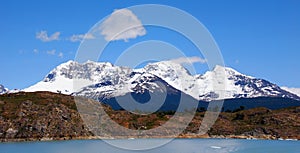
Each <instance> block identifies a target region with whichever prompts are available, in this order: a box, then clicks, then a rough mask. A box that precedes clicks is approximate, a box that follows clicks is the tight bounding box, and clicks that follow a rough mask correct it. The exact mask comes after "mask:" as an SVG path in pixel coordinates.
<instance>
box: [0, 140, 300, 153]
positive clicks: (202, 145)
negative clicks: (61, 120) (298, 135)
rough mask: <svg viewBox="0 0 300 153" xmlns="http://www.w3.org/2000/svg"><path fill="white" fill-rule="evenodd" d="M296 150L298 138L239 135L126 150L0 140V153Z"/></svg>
mask: <svg viewBox="0 0 300 153" xmlns="http://www.w3.org/2000/svg"><path fill="white" fill-rule="evenodd" d="M161 140H164V139H134V140H109V141H112V142H116V143H119V144H122V145H125V146H126V145H127V146H130V145H131V147H132V146H138V145H141V143H143V144H153V143H160V141H161ZM110 152H111V153H131V152H145V153H159V152H161V153H299V152H300V141H279V140H240V139H174V140H172V141H170V142H169V143H167V144H165V145H163V146H160V147H157V148H154V149H149V150H139V151H134V150H126V149H120V148H117V147H114V146H112V145H110V144H108V143H107V142H105V141H102V140H70V141H49V142H17V143H0V153H110Z"/></svg>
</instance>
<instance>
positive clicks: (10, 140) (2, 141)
mask: <svg viewBox="0 0 300 153" xmlns="http://www.w3.org/2000/svg"><path fill="white" fill-rule="evenodd" d="M131 139H132V140H134V139H208V140H209V139H244V140H276V141H299V140H300V139H294V138H276V137H275V136H271V135H263V136H245V135H226V136H223V135H221V136H220V135H212V136H208V135H200V136H198V135H184V136H177V137H172V136H170V137H168V136H164V137H161V136H157V137H114V138H112V137H99V136H87V137H62V138H47V137H45V138H18V139H2V140H0V143H14V142H29V143H30V142H51V141H53V142H54V141H70V140H131Z"/></svg>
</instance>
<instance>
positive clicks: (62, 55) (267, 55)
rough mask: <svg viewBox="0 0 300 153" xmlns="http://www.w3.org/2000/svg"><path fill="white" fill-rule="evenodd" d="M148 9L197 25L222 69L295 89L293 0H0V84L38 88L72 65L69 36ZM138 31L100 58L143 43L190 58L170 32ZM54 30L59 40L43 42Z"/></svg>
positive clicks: (299, 14)
mask: <svg viewBox="0 0 300 153" xmlns="http://www.w3.org/2000/svg"><path fill="white" fill-rule="evenodd" d="M149 3H150V4H163V5H169V6H173V7H177V8H179V9H181V10H184V11H186V12H188V13H190V14H191V15H193V16H194V17H196V18H197V19H198V20H199V21H201V22H202V23H203V24H204V25H205V26H206V28H207V29H208V30H209V31H210V33H211V34H212V35H213V37H214V39H215V40H216V42H217V44H218V45H219V48H220V50H221V52H222V55H223V57H224V61H225V64H226V66H229V67H232V68H234V69H236V70H238V71H240V72H242V73H245V74H247V75H251V76H255V77H258V78H263V79H267V80H269V81H271V82H273V83H276V84H278V85H280V86H289V87H300V81H299V78H300V60H299V57H300V43H299V42H300V9H299V7H300V1H297V0H277V1H267V0H266V1H259V0H252V1H240V0H235V1H234V0H229V1H221V0H220V1H214V0H213V1H205V2H204V1H203V2H202V1H196V0H194V1H188V2H187V1H179V0H172V1H158V0H151V1H148V0H144V1H134V0H128V1H126V2H124V1H108V0H97V1H96V0H95V1H92V0H91V1H88V2H85V1H72V3H71V2H69V1H56V0H52V1H50V0H48V1H44V0H42V1H38V0H32V1H17V0H11V1H3V2H2V3H1V5H0V18H1V24H0V32H1V35H0V41H1V43H0V55H1V66H0V72H1V75H0V84H3V85H4V86H6V87H8V88H10V89H14V88H19V89H22V88H25V87H28V86H30V85H32V84H34V83H36V82H38V81H39V80H41V79H43V77H44V76H45V75H46V74H47V73H48V72H49V71H50V70H52V69H53V68H55V67H56V66H57V65H59V64H60V63H62V62H65V61H68V60H72V59H74V57H75V54H76V50H77V48H78V46H79V44H80V42H72V41H70V37H71V36H72V35H80V34H85V33H86V32H87V31H88V30H89V29H90V28H91V27H92V26H93V25H94V24H95V23H97V22H98V21H99V20H101V19H102V18H104V17H105V16H107V15H110V14H111V13H112V12H113V11H114V10H115V9H122V8H126V7H130V6H132V5H138V4H149ZM145 28H146V30H147V33H146V35H145V36H141V37H138V38H137V39H129V42H124V41H120V42H118V41H116V42H112V43H111V44H110V46H109V47H110V48H111V49H110V50H109V51H108V54H107V55H106V56H104V57H103V59H101V60H104V61H111V60H113V59H112V58H113V57H115V56H117V55H118V54H120V50H122V49H124V46H129V45H132V44H134V43H138V42H139V41H141V40H150V39H154V40H157V39H160V40H163V41H167V42H169V43H172V44H173V45H175V46H176V47H179V48H181V49H186V50H188V49H190V50H189V51H186V53H187V54H188V55H189V54H190V55H191V56H193V54H192V51H191V50H193V47H191V45H190V47H186V44H188V42H186V43H178V42H179V40H176V39H174V38H176V35H177V34H176V33H175V34H174V33H172V32H168V30H162V29H160V30H157V29H155V27H152V28H151V27H145ZM41 31H46V32H47V34H48V37H49V39H50V38H51V39H53V40H48V41H47V40H44V41H41V40H40V39H37V38H36V37H37V33H40V32H41ZM57 32H59V37H55V35H53V37H51V35H52V34H55V33H57ZM164 33H166V35H165V36H161V35H163V34H164ZM169 34H170V35H169ZM172 38H173V39H172ZM56 39H58V40H56ZM45 41H46V42H45ZM180 42H181V41H180ZM118 43H123V44H125V45H121V44H118ZM201 72H202V71H201V70H199V73H201Z"/></svg>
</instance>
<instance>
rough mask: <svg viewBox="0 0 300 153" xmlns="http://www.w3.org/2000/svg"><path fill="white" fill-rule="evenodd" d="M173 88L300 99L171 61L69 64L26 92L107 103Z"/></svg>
mask: <svg viewBox="0 0 300 153" xmlns="http://www.w3.org/2000/svg"><path fill="white" fill-rule="evenodd" d="M169 86H170V87H172V88H174V89H176V90H179V91H181V92H183V93H185V94H187V95H190V96H191V97H193V98H195V99H197V100H205V101H210V100H217V99H229V98H254V97H287V98H292V99H298V100H299V99H300V98H299V97H298V96H296V95H295V94H292V93H290V92H288V91H286V90H283V89H281V88H280V87H278V86H277V85H275V84H273V83H270V82H268V81H266V80H263V79H257V78H254V77H250V76H247V75H244V74H241V73H239V72H237V71H235V70H234V69H231V68H227V67H222V66H216V67H215V68H214V69H213V70H212V71H207V72H206V73H205V74H203V75H191V74H190V73H189V72H188V71H187V70H186V69H185V68H184V67H183V66H181V65H180V64H176V63H173V62H171V61H162V62H157V63H151V64H148V65H146V66H145V67H144V68H141V69H130V68H127V67H119V66H114V65H112V64H110V63H99V62H92V61H88V62H86V63H83V64H80V63H77V62H74V61H69V62H66V63H63V64H61V65H59V66H58V67H56V68H55V69H54V70H52V71H51V72H50V73H49V74H48V75H47V76H46V77H45V78H44V80H42V81H41V82H38V83H37V84H35V85H33V86H31V87H29V88H26V89H24V91H26V92H29V91H51V92H60V93H63V94H73V95H79V96H86V97H92V98H97V99H106V98H111V97H116V96H122V95H125V94H127V93H143V92H148V91H150V92H154V91H155V92H156V91H159V92H166V91H167V88H168V87H169Z"/></svg>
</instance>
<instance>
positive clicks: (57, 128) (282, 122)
mask: <svg viewBox="0 0 300 153" xmlns="http://www.w3.org/2000/svg"><path fill="white" fill-rule="evenodd" d="M96 103H98V102H96ZM104 108H105V111H106V112H107V114H109V116H110V118H111V119H113V120H114V121H115V122H117V123H119V124H120V125H122V126H124V127H127V128H129V129H135V130H137V129H139V130H149V129H152V128H155V127H158V126H160V125H162V124H164V123H165V122H166V121H167V120H169V119H170V118H171V117H172V114H173V112H157V113H154V114H150V115H135V114H131V113H128V112H127V111H124V110H123V111H122V110H119V111H115V110H112V109H111V108H110V107H108V106H104ZM203 116H204V112H197V113H196V115H195V117H194V119H193V120H192V122H191V123H190V124H189V126H188V127H187V128H186V130H185V131H184V132H183V133H182V134H181V135H180V137H234V138H235V137H236V138H264V139H278V138H285V139H286V138H289V139H300V135H299V133H300V107H291V108H284V109H279V110H270V109H267V108H254V109H249V110H242V111H235V112H228V113H225V112H223V113H221V114H220V116H219V118H218V120H217V122H216V123H215V125H214V126H213V127H212V128H211V129H210V131H209V132H208V134H207V135H197V132H198V128H199V125H200V124H201V120H202V119H203ZM108 126H110V125H108ZM111 128H114V127H111ZM116 137H118V136H116ZM127 137H131V136H123V137H122V138H127ZM155 137H168V136H167V135H163V134H160V133H156V135H155ZM90 138H96V137H94V136H93V133H92V132H90V131H89V129H88V128H87V126H85V124H84V122H83V121H82V119H81V117H80V114H79V113H78V111H77V109H76V104H75V102H74V98H73V97H72V96H67V95H62V94H56V93H50V92H34V93H25V92H19V93H14V94H4V95H1V96H0V140H1V141H32V140H62V139H90ZM110 138H111V137H110Z"/></svg>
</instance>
